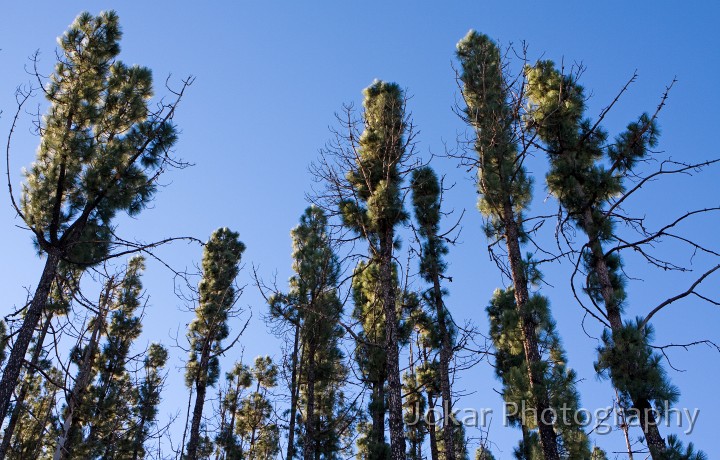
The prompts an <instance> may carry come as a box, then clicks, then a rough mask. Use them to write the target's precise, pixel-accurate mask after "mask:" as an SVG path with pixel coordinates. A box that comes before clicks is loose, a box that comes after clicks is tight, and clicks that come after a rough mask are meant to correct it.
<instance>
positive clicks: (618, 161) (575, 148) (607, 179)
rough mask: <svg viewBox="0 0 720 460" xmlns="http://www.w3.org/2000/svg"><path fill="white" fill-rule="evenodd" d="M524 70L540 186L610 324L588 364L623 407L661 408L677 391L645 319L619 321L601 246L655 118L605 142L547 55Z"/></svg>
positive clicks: (575, 88) (609, 261) (618, 283)
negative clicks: (569, 231)
mask: <svg viewBox="0 0 720 460" xmlns="http://www.w3.org/2000/svg"><path fill="white" fill-rule="evenodd" d="M525 72H526V77H527V86H526V94H527V96H528V100H529V111H528V116H527V120H526V121H527V125H528V127H529V128H530V129H531V130H532V131H533V132H534V133H536V134H537V135H538V137H539V139H540V140H541V141H542V142H543V143H544V144H545V148H546V150H547V152H548V156H549V159H550V172H549V173H548V175H547V183H548V188H549V189H550V191H551V192H552V193H553V194H554V195H555V196H556V197H557V198H558V200H559V201H560V204H561V205H562V207H563V208H565V210H566V211H567V213H568V216H569V218H570V219H572V221H573V222H574V223H575V224H576V225H577V226H578V227H579V228H581V229H582V231H583V232H584V233H585V234H586V235H587V238H588V244H587V245H586V247H585V248H584V252H583V255H582V261H583V263H584V266H585V270H586V272H587V273H588V277H587V285H586V292H587V293H588V295H589V296H590V297H591V298H592V299H593V301H594V302H595V303H596V304H598V305H600V304H604V306H605V310H606V313H607V318H608V319H609V321H610V324H611V325H612V332H609V331H607V330H606V331H604V333H603V344H602V345H601V346H600V347H599V348H598V354H599V356H598V362H597V363H596V366H595V367H596V370H597V371H598V372H599V373H600V374H601V375H604V376H609V377H610V378H611V380H612V382H613V385H614V386H615V387H616V388H617V389H618V390H619V392H620V397H621V399H622V400H623V402H624V404H625V406H626V407H635V408H637V407H640V408H644V407H645V406H646V405H648V404H654V406H655V407H656V408H657V409H663V408H664V404H662V403H661V402H662V401H668V402H670V403H672V402H673V401H675V400H676V399H677V397H678V390H677V388H676V387H674V386H673V385H671V384H670V382H669V380H668V378H667V376H666V373H665V370H664V369H663V367H662V365H661V359H660V357H659V356H658V354H656V353H654V352H653V350H652V347H651V345H650V342H651V337H652V329H651V328H650V327H649V325H647V326H645V327H643V325H642V323H641V322H640V321H639V320H638V321H637V322H635V323H631V322H626V323H625V324H623V322H622V318H621V313H622V311H623V307H624V302H625V299H626V297H627V294H626V292H625V284H626V277H625V275H624V273H623V268H622V259H621V258H620V256H619V254H618V252H612V251H607V250H606V249H605V247H604V245H606V244H614V241H615V240H616V239H617V237H616V231H615V223H616V222H615V217H614V216H613V215H612V214H610V213H609V212H608V211H609V209H610V208H611V206H613V203H615V201H614V197H616V196H617V195H618V194H621V193H623V191H624V189H625V188H624V185H625V184H624V183H625V180H626V178H627V177H628V176H629V175H631V174H632V173H633V167H634V166H635V165H636V164H637V163H638V162H639V161H642V160H645V159H647V158H648V155H649V154H650V153H651V150H650V149H651V148H652V147H654V146H655V145H656V144H657V139H658V136H659V130H658V128H657V125H656V122H655V119H654V117H650V116H649V115H647V114H643V115H641V116H640V117H639V118H638V120H637V121H635V122H632V123H630V124H628V126H627V129H626V130H625V131H624V132H622V133H620V134H619V135H618V136H617V137H616V138H615V140H614V142H608V141H607V139H608V135H607V133H606V132H604V131H603V130H602V128H601V127H600V126H599V122H598V123H593V122H592V121H591V120H590V119H587V118H584V117H585V109H586V107H585V96H584V95H583V88H582V87H581V86H580V85H579V84H578V83H577V81H576V79H575V78H574V77H571V76H566V75H562V74H561V73H560V72H559V71H558V70H557V69H556V68H555V66H554V64H553V63H552V62H551V61H540V62H538V63H537V64H535V65H534V66H528V67H527V68H526V70H525ZM641 410H642V409H641ZM646 434H647V433H646ZM655 442H658V441H655ZM657 455H659V454H658V453H653V456H654V457H656V456H657Z"/></svg>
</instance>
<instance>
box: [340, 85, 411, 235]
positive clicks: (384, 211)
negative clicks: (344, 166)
mask: <svg viewBox="0 0 720 460" xmlns="http://www.w3.org/2000/svg"><path fill="white" fill-rule="evenodd" d="M364 96H365V99H364V101H363V107H364V109H365V110H364V112H363V117H364V121H365V130H364V131H363V133H362V135H361V137H360V141H359V144H360V145H359V155H358V158H357V160H356V162H357V164H356V168H355V169H353V170H351V171H350V172H348V174H347V180H348V182H349V183H350V185H351V186H352V188H353V190H354V192H355V195H356V196H357V198H358V201H354V200H346V201H344V202H343V203H341V206H340V208H341V211H342V216H343V222H344V223H345V225H347V226H348V227H349V228H351V229H353V230H355V231H356V232H357V233H359V234H361V235H367V236H368V237H370V236H373V235H374V237H378V236H379V235H382V234H384V233H386V232H387V231H391V230H392V229H393V228H394V227H395V225H397V224H398V223H401V222H403V221H405V220H406V219H407V213H406V212H405V210H404V208H403V202H402V197H401V194H400V184H401V182H402V176H401V172H400V168H399V166H400V165H401V163H402V161H403V159H404V156H405V139H404V136H405V129H406V123H405V101H404V95H403V92H402V90H401V89H400V87H399V86H398V85H397V84H395V83H387V82H383V81H378V80H376V81H375V82H373V84H372V85H370V86H369V87H367V88H366V89H365V91H364Z"/></svg>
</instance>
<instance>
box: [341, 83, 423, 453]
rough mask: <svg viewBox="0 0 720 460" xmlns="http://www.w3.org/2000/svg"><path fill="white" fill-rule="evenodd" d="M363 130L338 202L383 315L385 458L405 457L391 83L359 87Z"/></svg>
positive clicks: (396, 110)
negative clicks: (365, 254)
mask: <svg viewBox="0 0 720 460" xmlns="http://www.w3.org/2000/svg"><path fill="white" fill-rule="evenodd" d="M364 95H365V99H364V101H363V107H364V109H365V110H364V112H363V121H364V128H365V129H364V131H363V133H362V135H361V136H360V139H359V141H358V151H357V155H356V156H355V162H354V164H353V165H348V167H349V168H350V170H349V171H348V173H347V181H348V182H349V186H350V187H351V192H350V196H346V197H345V198H346V199H345V200H344V201H343V202H342V203H341V211H342V216H343V220H344V223H345V225H347V226H348V227H349V228H351V229H352V230H354V231H355V232H356V233H357V234H359V235H360V236H361V237H363V238H365V239H366V240H367V241H368V244H369V250H370V257H371V261H372V262H371V263H372V264H373V265H376V266H377V269H378V286H379V293H380V301H381V305H382V310H383V314H384V316H385V318H384V320H385V337H384V339H385V343H384V348H385V350H384V351H385V358H386V362H387V366H386V372H387V405H388V413H389V428H390V458H391V459H392V460H401V459H403V458H405V432H404V426H403V410H402V381H401V378H400V345H399V344H400V333H399V319H398V315H397V311H396V301H397V291H398V290H397V285H396V284H397V283H396V281H395V279H396V278H395V276H394V275H393V267H394V259H393V257H394V252H395V248H396V247H397V245H398V241H397V240H396V235H395V227H396V226H397V225H398V224H400V223H402V222H404V221H405V220H406V219H407V213H406V212H405V209H404V205H403V198H402V194H401V183H402V178H403V171H401V169H400V166H401V165H402V164H403V162H404V161H405V160H406V156H407V150H406V149H407V143H408V142H409V139H407V138H406V133H405V131H406V127H407V123H406V119H405V99H404V95H403V92H402V90H401V89H400V87H399V86H398V85H397V84H395V83H386V82H383V81H375V82H374V83H373V84H372V85H370V86H369V87H368V88H366V89H365V91H364Z"/></svg>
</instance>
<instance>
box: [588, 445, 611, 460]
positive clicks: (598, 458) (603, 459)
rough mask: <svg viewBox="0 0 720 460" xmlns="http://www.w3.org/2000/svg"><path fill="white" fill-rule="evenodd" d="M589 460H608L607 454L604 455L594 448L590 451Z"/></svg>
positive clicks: (601, 451) (600, 450)
mask: <svg viewBox="0 0 720 460" xmlns="http://www.w3.org/2000/svg"><path fill="white" fill-rule="evenodd" d="M590 460H608V458H607V454H605V451H604V450H602V449H601V448H599V447H597V446H595V447H593V450H592V455H591V456H590Z"/></svg>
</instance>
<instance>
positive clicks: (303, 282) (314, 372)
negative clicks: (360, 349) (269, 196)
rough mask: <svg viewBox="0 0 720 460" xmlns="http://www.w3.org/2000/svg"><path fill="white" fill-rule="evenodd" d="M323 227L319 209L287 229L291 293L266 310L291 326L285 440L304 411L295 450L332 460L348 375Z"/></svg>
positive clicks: (334, 272) (334, 273) (333, 266)
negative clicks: (294, 226)
mask: <svg viewBox="0 0 720 460" xmlns="http://www.w3.org/2000/svg"><path fill="white" fill-rule="evenodd" d="M327 226H328V222H327V217H326V216H325V214H324V212H323V211H322V210H321V209H320V208H317V207H314V206H313V207H309V208H308V209H306V210H305V213H304V214H303V216H302V217H301V219H300V224H299V225H298V226H297V227H296V228H294V229H293V230H292V232H291V235H292V238H293V249H294V251H293V259H294V263H293V270H294V271H295V275H293V276H292V277H291V278H290V292H289V293H288V294H278V295H275V296H273V297H272V298H271V299H270V308H271V314H273V315H274V316H277V317H281V318H283V319H284V320H285V321H286V322H288V323H290V324H291V326H292V327H293V328H294V330H295V336H296V339H295V340H294V343H293V357H292V359H291V361H292V372H291V373H292V377H291V388H290V392H291V410H290V420H291V424H290V430H291V431H290V433H289V436H288V443H289V444H294V434H295V433H294V432H293V431H292V430H293V429H294V426H295V423H293V422H294V421H295V419H296V418H297V411H298V408H299V409H300V413H302V414H304V416H303V417H301V418H300V419H299V420H300V427H299V434H300V436H299V445H300V449H299V452H300V453H301V455H302V458H304V459H308V460H310V459H314V458H316V457H317V456H320V457H322V458H333V457H334V456H335V455H337V452H338V451H339V450H340V445H339V441H340V438H341V435H342V433H340V432H339V429H340V426H338V425H337V423H336V422H338V419H337V411H338V410H342V409H343V405H344V401H343V399H344V398H343V393H342V391H341V386H342V382H343V380H344V378H345V377H346V375H347V369H346V368H345V365H344V364H343V362H342V361H343V354H342V351H341V350H340V348H339V343H338V341H339V339H340V337H341V336H342V332H343V330H342V328H341V327H340V325H339V321H340V314H341V313H342V304H341V302H340V299H339V298H338V295H337V284H338V282H339V280H338V278H339V274H340V266H339V263H338V260H337V256H336V255H335V254H334V252H333V250H332V247H331V241H330V237H329V234H328V228H327ZM296 386H297V387H296ZM295 451H296V446H294V445H292V446H288V458H292V455H294V452H295Z"/></svg>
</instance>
